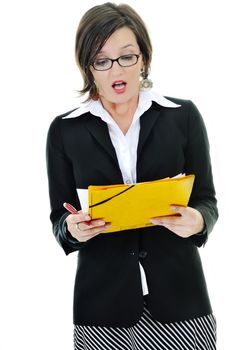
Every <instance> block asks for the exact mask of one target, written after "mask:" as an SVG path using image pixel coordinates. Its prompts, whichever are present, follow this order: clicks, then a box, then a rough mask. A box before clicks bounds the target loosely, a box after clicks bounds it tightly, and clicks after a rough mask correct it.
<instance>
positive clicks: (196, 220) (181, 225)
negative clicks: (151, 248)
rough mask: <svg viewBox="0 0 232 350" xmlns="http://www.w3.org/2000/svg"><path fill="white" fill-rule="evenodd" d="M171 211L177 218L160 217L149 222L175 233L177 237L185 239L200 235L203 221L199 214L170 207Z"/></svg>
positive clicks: (183, 208) (182, 208)
mask: <svg viewBox="0 0 232 350" xmlns="http://www.w3.org/2000/svg"><path fill="white" fill-rule="evenodd" d="M171 209H172V210H173V211H174V212H175V213H176V214H180V215H179V216H172V215H170V216H161V217H156V218H152V219H151V220H150V221H151V222H152V223H153V224H155V225H161V226H164V227H166V228H167V229H169V230H170V231H172V232H174V233H176V234H177V235H178V236H180V237H183V238H187V237H190V236H192V235H195V234H196V233H200V232H201V231H202V230H203V228H204V220H203V217H202V215H201V213H200V212H199V211H198V210H196V209H194V208H191V207H183V206H179V205H178V206H177V205H175V206H174V205H172V206H171Z"/></svg>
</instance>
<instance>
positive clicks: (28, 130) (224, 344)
mask: <svg viewBox="0 0 232 350" xmlns="http://www.w3.org/2000/svg"><path fill="white" fill-rule="evenodd" d="M116 2H117V1H116ZM100 3H103V2H101V1H99V2H95V1H89V0H85V1H78V0H76V1H74V0H73V1H72V0H65V1H64V0H56V1H55V0H46V1H45V0H40V1H29V0H28V1H27V0H21V1H18V2H17V1H10V0H9V1H7V2H6V1H5V5H1V11H0V13H1V15H0V16H1V18H0V36H1V37H0V45H1V46H0V48H1V55H0V57H1V64H0V69H1V72H0V84H1V91H0V98H1V137H0V142H1V145H0V150H1V158H0V159H1V236H0V237H1V238H0V259H1V261H0V268H1V275H0V276H1V280H0V283H1V287H0V293H1V297H0V304H1V305H0V318H1V320H0V321H1V325H0V334H1V335H0V348H1V349H3V350H8V349H16V348H17V349H24V350H27V349H30V350H31V349H33V350H41V349H49V350H50V349H56V350H64V349H65V350H68V349H72V348H73V340H72V336H73V326H72V297H73V283H74V275H75V268H76V253H74V254H72V255H69V256H68V257H66V256H65V254H64V253H63V251H62V249H61V248H60V247H59V246H58V244H57V243H56V241H55V239H54V237H53V234H52V231H51V224H50V221H49V214H50V206H49V200H48V188H47V175H46V163H45V143H46V136H47V130H48V127H49V125H50V123H51V121H52V120H53V118H54V117H55V116H56V115H58V114H61V113H63V112H66V111H68V110H70V109H72V108H75V107H76V106H77V105H78V101H77V99H76V94H75V90H76V89H78V88H81V80H80V75H79V73H78V71H77V68H76V66H75V61H74V40H75V32H76V27H77V25H78V22H79V19H80V18H81V16H82V15H83V14H84V12H85V11H86V10H87V9H89V8H90V7H92V6H93V5H96V4H100ZM117 3H119V2H117ZM127 3H128V4H131V5H132V6H133V7H134V8H135V10H137V11H138V13H139V14H140V15H141V16H142V18H143V19H144V20H145V22H146V23H147V26H148V29H149V32H150V35H151V39H152V43H153V47H154V57H153V66H152V78H153V81H154V89H155V90H156V91H157V92H159V93H161V94H164V95H166V96H173V97H179V98H186V99H191V100H192V101H193V102H194V103H195V104H196V105H197V107H198V108H199V110H200V112H201V113H202V115H203V118H204V120H205V123H206V126H207V130H208V135H209V139H210V144H211V156H212V164H213V171H214V181H215V186H216V190H217V197H218V200H219V210H220V219H219V221H218V223H217V225H216V227H215V229H214V231H213V233H212V234H211V237H210V239H209V241H208V243H207V245H206V246H205V248H201V249H200V253H201V256H202V260H203V265H204V270H205V275H206V279H207V283H208V289H209V294H210V298H211V301H212V305H213V308H214V313H215V315H216V317H217V322H218V349H219V350H224V349H225V350H228V349H230V348H231V334H230V333H231V327H230V324H231V317H230V316H231V311H232V310H231V295H232V287H231V283H230V279H231V244H232V240H231V235H232V230H231V214H232V212H231V205H230V198H231V196H232V191H231V181H230V179H231V173H232V168H231V150H232V142H231V123H230V119H231V84H230V83H231V78H232V76H231V62H232V55H231V37H230V35H229V33H231V31H232V28H231V27H230V22H231V12H230V10H229V3H230V2H229V1H225V0H224V1H223V0H221V1H213V0H211V1H204V0H201V1H196V0H194V1H186V0H176V1H172V0H170V1H168V0H159V1H152V2H149V1H144V0H143V1H136V0H133V1H127ZM151 3H152V7H151ZM93 293H94V291H93Z"/></svg>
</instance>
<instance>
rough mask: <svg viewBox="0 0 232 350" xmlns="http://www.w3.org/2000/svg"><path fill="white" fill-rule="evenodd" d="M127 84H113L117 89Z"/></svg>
mask: <svg viewBox="0 0 232 350" xmlns="http://www.w3.org/2000/svg"><path fill="white" fill-rule="evenodd" d="M125 85H126V83H115V84H113V87H114V88H116V89H117V88H120V89H121V88H122V87H124V86H125Z"/></svg>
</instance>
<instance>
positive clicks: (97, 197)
mask: <svg viewBox="0 0 232 350" xmlns="http://www.w3.org/2000/svg"><path fill="white" fill-rule="evenodd" d="M193 183H194V175H188V176H185V175H183V174H180V175H178V176H177V177H174V178H166V179H161V180H156V181H149V182H142V183H137V184H131V185H125V184H118V185H111V186H89V187H88V196H89V197H88V201H89V209H88V212H89V215H90V216H91V217H92V219H97V218H102V219H103V220H105V221H106V222H111V223H112V226H111V227H110V228H109V229H108V230H106V231H104V232H114V231H121V230H129V229H135V228H141V227H149V226H154V225H153V224H152V223H151V222H150V218H152V217H156V216H166V215H175V213H174V212H173V211H172V210H171V209H170V205H172V204H176V205H183V206H187V205H188V201H189V198H190V195H191V191H192V187H193Z"/></svg>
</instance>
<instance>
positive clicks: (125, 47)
mask: <svg viewBox="0 0 232 350" xmlns="http://www.w3.org/2000/svg"><path fill="white" fill-rule="evenodd" d="M130 46H132V47H135V46H134V45H132V44H127V45H125V46H122V47H120V50H123V49H127V48H128V47H130ZM98 53H105V51H103V50H100V51H99V52H98Z"/></svg>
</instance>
